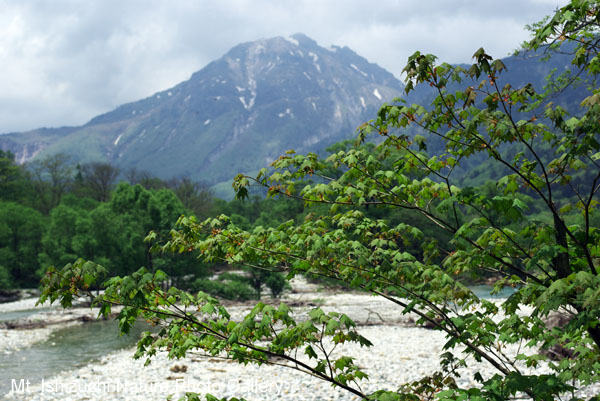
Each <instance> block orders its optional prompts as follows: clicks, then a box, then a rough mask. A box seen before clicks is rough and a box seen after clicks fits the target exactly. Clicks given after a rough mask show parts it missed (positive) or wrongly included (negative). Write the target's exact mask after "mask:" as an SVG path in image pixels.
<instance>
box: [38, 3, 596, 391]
mask: <svg viewBox="0 0 600 401" xmlns="http://www.w3.org/2000/svg"><path fill="white" fill-rule="evenodd" d="M599 7H600V2H598V1H580V0H573V1H572V2H571V3H570V4H568V5H566V6H565V7H563V8H561V9H559V10H557V12H556V13H555V15H554V16H553V17H552V18H550V19H548V20H545V21H543V22H542V23H539V24H536V25H534V26H533V29H534V35H533V39H532V40H531V41H530V42H529V43H527V44H526V49H528V50H530V51H537V52H549V54H550V53H551V52H552V51H556V50H560V51H563V52H568V51H572V54H573V69H574V70H576V71H574V72H575V73H574V74H572V75H570V77H569V76H562V77H559V79H557V80H554V81H552V82H550V83H549V87H548V89H549V92H547V93H540V92H537V91H536V90H535V88H533V87H532V86H531V85H525V86H523V87H513V86H511V85H510V83H506V82H502V73H503V71H504V70H505V66H504V64H503V63H502V61H501V60H494V59H492V58H491V57H490V56H489V55H488V54H486V53H485V51H484V50H483V49H480V50H478V51H477V52H476V53H475V55H474V59H475V61H474V63H473V65H472V66H471V67H470V68H469V69H465V68H462V67H460V66H451V65H449V64H445V63H442V64H437V63H436V61H435V60H436V59H435V57H434V56H431V55H424V54H421V53H419V52H417V53H415V54H414V55H413V56H411V57H410V58H409V60H408V65H407V67H406V69H405V70H404V71H405V73H406V80H407V85H406V90H407V92H410V91H412V90H413V89H414V88H415V87H419V86H422V85H425V86H430V87H432V88H433V89H434V90H435V91H436V97H435V99H434V100H433V102H432V104H431V105H427V106H422V105H406V104H405V103H404V101H403V99H397V100H395V102H394V104H389V105H388V104H385V105H383V106H382V107H381V109H380V110H379V112H378V114H377V118H376V119H375V120H373V121H371V122H369V123H366V124H364V125H363V126H361V127H360V129H359V136H358V140H359V142H362V141H364V140H365V139H366V138H367V137H368V136H370V135H379V136H381V138H382V142H381V143H380V145H378V146H377V147H376V148H374V149H373V151H370V150H369V149H368V148H361V147H360V146H355V147H353V148H351V149H348V150H344V149H340V150H339V151H337V152H335V153H333V154H331V155H330V156H329V157H328V158H327V159H325V160H321V159H319V158H318V157H317V156H316V155H314V154H308V155H306V156H304V155H295V154H293V152H290V153H288V154H286V155H284V156H282V157H280V158H279V159H278V160H276V161H275V162H274V163H273V167H274V171H272V172H271V173H269V172H268V171H267V170H266V169H263V170H261V171H260V172H259V174H258V175H257V176H256V177H248V176H243V175H239V176H238V177H236V180H235V182H234V187H235V189H236V191H237V195H238V196H239V197H244V196H247V195H248V186H249V185H250V184H251V183H255V184H258V185H261V186H264V187H266V188H267V189H268V192H269V195H271V196H284V197H292V198H298V199H301V200H302V201H304V202H306V203H307V204H325V205H329V206H330V210H329V213H328V214H325V215H308V216H307V218H306V219H305V220H304V221H303V222H300V223H296V222H294V221H289V222H287V223H283V224H281V225H279V226H278V227H275V228H262V227H258V228H255V229H254V230H253V231H251V232H248V231H244V230H242V229H240V228H238V227H236V226H235V225H234V224H232V222H231V220H230V219H228V218H227V217H225V216H220V217H217V218H214V219H208V220H206V221H204V222H198V221H197V220H196V219H195V218H193V217H192V218H187V217H182V218H180V220H179V229H178V231H176V232H173V233H172V237H171V239H170V240H169V241H168V242H167V243H166V244H164V245H163V249H165V250H175V251H179V252H187V251H190V250H194V251H198V252H199V253H200V255H201V258H202V259H203V260H206V261H221V262H226V263H230V264H245V265H248V266H252V267H254V268H260V269H266V270H275V271H285V272H287V274H288V277H292V276H294V275H296V274H311V275H320V276H324V277H328V278H333V279H336V280H339V281H341V282H344V283H347V284H348V285H350V286H351V287H353V288H357V289H362V290H364V291H368V292H371V293H373V294H376V295H379V296H381V297H383V298H385V299H387V300H389V301H390V305H394V306H395V307H397V308H399V310H401V311H402V312H405V313H407V312H413V313H416V314H417V315H418V316H419V317H420V319H419V322H418V323H421V324H425V323H427V324H429V325H431V326H432V327H434V328H435V329H436V330H440V331H442V332H444V333H445V335H446V338H447V343H446V346H445V352H444V354H443V355H441V357H442V363H441V365H440V371H439V372H438V373H436V374H434V375H432V376H430V377H426V378H423V379H422V380H421V381H419V382H415V383H407V384H404V385H403V384H402V383H398V389H397V391H383V390H382V391H377V392H374V393H371V394H365V393H363V391H362V390H361V388H360V386H359V385H358V382H359V381H360V380H363V379H365V378H366V374H365V373H364V372H363V371H362V370H361V368H360V367H359V366H357V365H356V364H355V363H354V361H353V359H352V358H350V357H339V358H337V357H336V359H334V360H332V359H330V355H331V353H330V351H331V350H330V349H329V348H326V347H324V346H323V342H322V341H321V340H322V338H323V337H329V338H330V341H331V342H332V343H333V344H334V345H336V344H339V343H344V342H357V343H359V344H361V345H364V346H367V347H368V346H370V345H371V344H370V342H369V341H368V340H367V339H366V338H364V337H362V336H361V335H360V334H359V333H358V331H357V329H356V327H355V324H354V322H353V321H352V320H351V319H350V318H349V317H348V316H346V315H343V314H338V313H333V312H330V313H325V312H323V311H322V310H321V309H320V308H314V309H312V310H311V311H310V312H309V314H308V318H307V320H306V321H297V320H296V318H294V317H293V316H292V315H291V313H290V308H289V307H287V306H286V305H285V304H281V305H280V306H279V307H273V306H270V305H265V304H263V303H258V304H257V305H256V306H255V307H254V308H253V309H252V311H251V312H250V313H249V314H248V315H247V316H246V317H245V318H244V319H243V320H241V321H235V320H233V319H232V318H231V317H230V315H229V314H228V313H227V311H226V309H225V308H224V307H223V306H222V305H220V304H219V302H218V301H217V300H216V299H214V298H211V297H209V296H208V295H206V294H203V293H199V294H198V295H197V296H194V295H190V294H187V293H185V292H182V291H178V290H177V289H174V288H172V289H170V290H169V291H168V292H163V291H162V290H161V289H160V287H159V286H158V285H157V283H159V282H160V281H161V280H164V279H165V275H164V273H162V272H155V273H154V274H152V273H149V272H147V271H146V270H144V269H141V270H139V271H138V272H136V273H135V274H133V275H131V276H127V277H123V278H118V277H117V278H113V279H110V280H109V281H107V282H106V287H107V288H106V291H105V293H104V295H103V296H100V297H97V298H95V299H94V302H95V303H96V304H97V305H99V306H101V308H102V313H104V314H107V313H108V312H109V311H110V306H111V305H112V304H114V303H116V304H126V305H128V306H129V307H128V308H125V309H123V311H122V312H121V313H120V320H119V321H120V324H121V330H122V331H125V332H127V330H128V329H129V327H130V325H131V323H132V322H133V321H134V320H135V319H136V318H137V317H138V316H140V315H142V316H144V317H145V318H147V319H158V320H163V321H165V324H166V325H167V326H168V328H167V329H164V330H162V331H161V332H160V333H159V334H158V335H151V334H148V335H146V336H144V337H143V338H142V339H141V340H140V342H139V343H138V351H137V353H136V356H137V357H142V356H148V357H151V356H152V355H153V354H154V352H155V351H156V350H157V349H161V348H166V349H168V350H169V355H170V356H171V357H180V356H183V355H185V353H186V352H187V351H188V350H192V349H200V350H204V351H206V352H208V353H210V354H220V355H223V356H227V357H229V358H231V359H234V360H236V361H238V362H240V363H257V364H262V363H270V362H271V361H272V360H273V358H278V359H277V361H278V362H277V363H278V364H284V365H287V366H288V367H290V368H293V369H297V370H301V371H304V372H306V373H308V374H311V375H313V376H316V377H319V378H321V379H323V380H324V381H326V382H329V383H332V384H333V385H336V386H339V387H341V388H343V389H345V390H347V391H348V392H350V393H351V394H353V395H356V396H359V397H361V398H364V399H369V400H419V399H430V398H434V397H435V398H437V399H442V400H459V399H460V400H482V399H489V400H505V399H508V398H512V397H515V396H518V397H520V396H523V397H529V398H532V399H536V400H538V399H539V400H549V399H558V398H560V397H561V396H562V395H564V394H565V393H569V392H570V391H572V390H573V389H574V388H575V387H577V386H581V385H587V384H592V383H598V382H599V381H600V350H599V347H600V326H598V321H599V318H600V301H599V300H600V276H599V275H598V269H599V268H600V266H599V263H600V231H599V230H598V227H596V226H595V225H594V223H593V221H594V220H593V219H594V218H595V217H594V216H595V215H594V213H595V212H596V211H597V204H598V191H599V189H600V164H599V162H598V160H599V159H600V143H599V139H598V129H599V128H600V119H599V117H600V90H599V89H598V88H597V86H596V84H595V82H596V81H595V79H596V77H597V75H598V73H599V72H600V61H599V58H598V47H599V45H600V39H599V36H598V30H599V28H600V19H599V18H598V15H600V9H599ZM569 44H570V47H569V46H568V45H569ZM574 77H580V79H583V80H584V81H585V82H587V83H588V84H589V85H590V88H589V89H590V92H589V93H585V91H581V93H582V94H583V95H584V96H585V98H584V99H582V102H581V106H582V111H581V112H580V113H578V114H577V115H576V116H571V115H569V114H568V113H567V111H566V110H565V109H564V108H562V107H560V106H556V105H554V104H553V103H552V102H549V99H550V97H549V96H551V95H554V94H555V93H556V90H559V91H560V90H561V89H562V88H563V87H564V86H565V85H570V84H571V83H572V81H573V78H574ZM567 78H568V79H567ZM456 87H459V89H456V90H455V89H454V88H456ZM450 88H452V89H450ZM540 107H541V108H540ZM412 130H414V131H412ZM434 140H435V141H437V142H438V143H439V142H440V141H441V143H442V144H443V147H442V149H443V152H441V153H438V154H428V153H427V150H428V144H429V143H430V142H431V141H434ZM515 149H516V152H514V150H515ZM509 154H514V156H512V157H509V156H507V155H509ZM479 155H487V160H486V161H485V162H486V163H489V165H490V166H496V165H498V166H500V167H501V168H500V169H499V171H502V172H504V173H503V176H502V177H501V178H500V179H499V180H498V181H497V183H496V191H493V190H482V191H480V190H479V189H478V188H474V187H461V185H460V182H457V181H455V178H454V177H455V174H456V172H457V171H458V170H460V168H461V166H463V165H464V164H466V162H468V161H469V160H471V159H472V158H474V157H477V156H479ZM332 169H333V170H335V171H336V174H325V173H324V172H330V171H331V170H332ZM306 178H311V179H313V183H312V184H310V185H307V186H304V187H300V186H298V182H302V180H304V179H306ZM558 194H561V195H560V196H559V195H558ZM524 196H526V197H528V199H529V198H531V199H532V200H533V201H534V202H536V206H537V207H538V208H539V209H540V210H542V211H543V212H541V213H536V214H535V215H532V214H530V213H529V212H528V210H527V204H526V203H525V202H524V201H523V199H524V198H523V197H524ZM366 206H369V207H371V208H375V207H380V208H388V209H391V210H396V209H403V210H405V211H406V212H407V213H413V214H415V215H419V216H423V217H425V218H427V219H428V220H429V221H431V222H432V223H433V224H435V225H436V226H437V227H439V228H440V229H441V230H444V231H445V232H447V233H448V235H449V236H450V237H451V241H450V242H449V243H440V242H438V241H436V239H435V238H431V237H429V236H427V235H426V234H425V233H424V232H423V231H422V230H421V229H420V228H419V227H416V226H414V224H412V222H411V220H408V221H405V222H402V223H399V224H394V225H392V224H390V222H389V221H388V220H387V219H386V218H385V217H383V218H377V219H376V218H371V217H369V216H368V215H367V213H366V210H365V209H366ZM499 217H500V218H499ZM596 221H597V220H596ZM415 246H417V249H415ZM102 270H103V268H102V267H101V266H98V265H95V264H93V263H89V262H85V261H83V260H80V261H78V262H77V263H75V264H72V265H68V266H65V267H64V268H63V269H61V270H56V269H51V270H50V271H49V272H48V275H47V276H46V279H45V282H44V286H45V289H44V293H43V295H42V297H41V300H45V299H51V300H56V299H60V300H61V302H62V304H63V305H67V306H68V305H69V304H70V300H71V299H72V297H73V296H74V294H76V293H78V292H79V291H81V290H83V291H85V288H86V286H88V285H91V284H93V283H94V276H95V275H96V274H98V273H99V272H102ZM489 272H492V273H493V274H494V275H495V276H496V277H498V278H499V279H498V280H497V282H496V284H495V290H500V289H502V288H503V287H504V286H514V287H515V292H514V294H513V295H512V296H510V297H509V298H508V299H506V300H505V301H503V302H501V303H499V304H497V303H494V302H491V301H488V300H485V299H480V298H478V297H477V296H476V295H475V294H474V293H473V292H471V291H470V290H469V289H468V288H466V287H465V286H464V285H463V284H462V282H461V280H462V279H464V278H465V277H469V276H471V277H475V278H476V277H481V276H482V275H484V274H488V273H489ZM176 304H179V305H183V306H185V307H191V309H193V310H194V311H196V310H199V311H201V312H202V314H203V315H202V316H201V317H198V316H197V315H194V314H188V313H184V312H182V309H181V308H177V307H175V305H176ZM192 306H193V307H192ZM523 308H525V309H523ZM520 310H521V311H520ZM522 310H531V313H525V312H523V311H522ZM554 313H562V314H564V315H566V316H567V317H568V319H567V320H568V322H567V323H565V324H564V325H562V326H561V327H557V328H554V329H552V330H544V329H543V328H544V324H545V320H544V319H545V318H546V317H548V316H549V315H551V314H554ZM519 343H523V344H527V345H528V346H529V348H521V347H519V350H518V351H517V352H516V353H515V354H513V353H509V352H505V347H506V346H507V345H511V344H519ZM556 345H560V346H562V347H564V349H565V350H566V351H567V352H566V354H567V355H571V357H565V358H563V359H561V360H560V361H558V362H552V363H549V364H548V368H549V372H546V373H543V374H542V373H535V371H534V373H525V372H526V371H525V370H523V366H527V367H535V366H537V365H538V364H541V363H544V362H543V361H544V360H545V359H546V356H545V355H544V352H543V351H544V350H547V349H549V348H550V347H553V346H556ZM300 355H302V356H300ZM466 356H472V357H474V358H475V360H477V361H484V362H486V363H489V364H490V365H491V366H493V367H494V368H495V369H496V371H497V374H496V375H494V376H492V377H482V376H481V375H480V374H476V375H475V377H474V378H475V380H477V381H478V382H479V386H477V387H473V388H460V387H459V386H458V385H457V384H456V381H455V380H454V378H455V377H456V368H457V367H460V366H463V365H464V364H466V363H467V362H466V359H465V358H466ZM390 362H392V361H390ZM399 363H400V362H399ZM188 398H189V399H197V395H194V394H188Z"/></svg>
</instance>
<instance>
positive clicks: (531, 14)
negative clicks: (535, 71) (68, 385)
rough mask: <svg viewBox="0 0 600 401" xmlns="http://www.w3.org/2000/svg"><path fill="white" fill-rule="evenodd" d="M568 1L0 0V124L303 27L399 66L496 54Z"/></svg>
mask: <svg viewBox="0 0 600 401" xmlns="http://www.w3.org/2000/svg"><path fill="white" fill-rule="evenodd" d="M565 3H566V0H502V1H500V0H375V1H366V0H213V1H208V0H194V1H192V0H172V1H167V0H162V1H160V0H98V1H79V0H53V1H45V0H38V1H35V0H0V10H1V12H0V133H6V132H11V131H23V130H28V129H33V128H38V127H42V126H46V127H54V126H61V125H80V124H83V123H85V122H87V121H88V120H89V119H90V118H92V117H93V116H95V115H97V114H100V113H103V112H106V111H109V110H112V109H113V108H115V107H116V106H118V105H120V104H123V103H125V102H130V101H135V100H138V99H141V98H143V97H146V96H149V95H151V94H153V93H155V92H157V91H160V90H164V89H167V88H169V87H171V86H173V85H175V84H177V83H179V82H181V81H184V80H186V79H188V78H189V77H190V75H191V74H192V73H193V72H195V71H197V70H199V69H201V68H202V67H204V66H205V65H206V64H208V63H209V62H210V61H212V60H214V59H217V58H219V57H221V56H222V55H224V54H225V53H226V52H227V51H228V50H229V49H230V48H231V47H233V46H235V45H236V44H238V43H240V42H247V41H252V40H255V39H259V38H269V37H273V36H287V35H290V34H293V33H296V32H302V33H305V34H306V35H308V36H310V37H312V38H313V39H315V40H316V41H317V42H318V43H319V44H320V45H321V46H329V45H332V44H335V45H339V46H348V47H350V48H351V49H353V50H354V51H356V52H357V53H358V54H360V55H362V56H364V57H366V58H367V59H368V60H369V61H371V62H376V63H378V64H379V65H380V66H382V67H384V68H386V69H388V70H389V71H390V72H392V73H393V74H395V75H396V76H397V77H399V76H400V71H401V70H402V68H403V66H404V63H405V62H406V59H407V57H408V56H409V55H410V54H412V53H413V52H414V51H415V50H421V51H423V52H427V53H433V54H436V55H438V56H439V57H440V59H442V60H444V61H448V62H468V61H469V60H470V57H471V55H472V54H473V53H474V51H475V50H477V48H479V47H481V46H483V47H484V48H485V49H486V50H487V51H488V52H489V53H491V54H492V55H494V56H495V57H503V56H505V55H507V54H508V53H509V52H511V51H512V50H514V49H515V48H516V47H517V46H518V45H519V44H520V43H521V42H523V41H524V40H525V39H527V38H528V33H527V32H526V30H525V29H524V26H525V25H526V24H529V23H532V22H534V21H537V20H539V19H541V18H542V17H543V16H544V15H548V14H551V13H552V11H554V10H555V9H556V7H557V6H560V5H563V4H565Z"/></svg>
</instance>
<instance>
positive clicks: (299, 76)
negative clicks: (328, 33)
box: [0, 34, 403, 184]
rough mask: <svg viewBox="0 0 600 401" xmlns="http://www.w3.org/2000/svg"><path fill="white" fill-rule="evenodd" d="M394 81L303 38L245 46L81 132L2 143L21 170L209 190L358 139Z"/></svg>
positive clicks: (391, 93) (30, 135) (351, 56)
mask: <svg viewBox="0 0 600 401" xmlns="http://www.w3.org/2000/svg"><path fill="white" fill-rule="evenodd" d="M402 88H403V85H402V83H401V82H400V81H398V80H397V79H396V78H394V76H393V75H392V74H390V73H389V72H387V71H385V70H384V69H382V68H380V67H378V66H377V65H375V64H372V63H369V62H368V61H367V60H365V59H364V58H362V57H360V56H359V55H357V54H356V53H354V52H353V51H352V50H350V49H348V48H347V47H343V48H342V47H332V48H329V49H325V48H323V47H321V46H319V45H318V44H317V43H316V42H315V41H313V40H312V39H310V38H308V37H307V36H305V35H302V34H296V35H293V36H291V37H288V38H282V37H276V38H271V39H263V40H258V41H255V42H249V43H243V44H240V45H238V46H236V47H234V48H233V49H231V50H230V51H229V52H228V53H227V54H225V55H224V56H223V57H222V58H220V59H218V60H216V61H214V62H212V63H210V64H208V65H207V66H206V67H205V68H203V69H202V70H200V71H198V72H196V73H194V74H193V75H192V76H191V78H190V79H189V80H188V81H185V82H182V83H180V84H179V85H177V86H175V87H173V88H171V89H168V90H165V91H162V92H159V93H156V94H154V95H152V96H150V97H148V98H146V99H143V100H140V101H137V102H133V103H129V104H125V105H122V106H120V107H118V108H117V109H115V110H113V111H111V112H109V113H106V114H103V115H100V116H98V117H95V118H93V119H92V120H91V121H90V122H89V123H87V124H86V125H84V126H82V127H68V128H59V129H41V130H35V131H31V132H27V133H20V134H8V135H2V136H0V148H2V149H8V150H11V151H12V152H13V153H15V154H16V159H17V160H18V161H19V162H25V161H27V160H29V159H30V158H32V157H37V156H44V155H48V154H52V153H57V152H65V153H69V154H72V155H73V156H74V157H75V158H76V159H78V160H79V161H81V162H87V161H93V160H100V161H108V162H111V163H113V164H116V165H117V166H119V167H121V168H129V167H136V168H137V169H142V170H148V171H149V172H151V173H153V174H155V175H157V176H159V177H162V178H168V177H171V176H174V175H188V176H191V177H192V178H194V179H199V180H204V181H206V182H208V183H210V184H216V183H218V182H225V181H230V180H231V178H232V177H233V176H234V175H235V174H236V173H238V172H246V173H249V172H253V171H255V170H258V169H259V168H261V167H264V166H265V165H267V164H268V163H269V162H270V161H271V160H273V159H275V158H277V157H278V156H279V155H281V154H282V153H283V152H284V151H285V150H287V149H295V150H296V151H298V152H307V151H312V150H316V149H322V148H323V147H325V146H326V145H328V144H332V143H334V142H337V141H340V140H342V139H347V138H350V137H353V136H354V133H355V129H356V127H357V126H358V125H359V124H360V123H362V122H364V121H366V120H368V119H370V118H373V117H374V116H375V112H376V111H377V109H378V108H379V106H380V105H381V104H382V103H383V102H384V101H390V100H392V99H393V98H394V97H396V96H399V95H400V94H401V91H402Z"/></svg>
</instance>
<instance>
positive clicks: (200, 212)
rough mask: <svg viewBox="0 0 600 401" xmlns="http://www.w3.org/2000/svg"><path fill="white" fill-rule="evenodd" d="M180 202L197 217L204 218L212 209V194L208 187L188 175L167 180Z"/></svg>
mask: <svg viewBox="0 0 600 401" xmlns="http://www.w3.org/2000/svg"><path fill="white" fill-rule="evenodd" d="M167 185H168V187H169V188H170V189H171V190H172V191H173V192H175V195H177V197H178V198H179V200H180V201H181V203H183V205H184V206H185V207H186V209H188V210H190V211H191V212H192V213H194V214H195V215H196V217H198V218H199V219H205V218H206V217H208V216H209V215H210V212H211V209H212V206H213V205H212V194H211V192H210V189H208V187H207V186H206V185H204V184H202V183H200V182H197V181H194V180H192V179H191V178H189V177H179V178H173V179H171V180H169V181H168V182H167Z"/></svg>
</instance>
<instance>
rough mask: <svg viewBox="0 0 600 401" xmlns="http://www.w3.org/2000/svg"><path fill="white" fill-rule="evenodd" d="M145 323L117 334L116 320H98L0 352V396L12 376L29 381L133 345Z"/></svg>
mask: <svg viewBox="0 0 600 401" xmlns="http://www.w3.org/2000/svg"><path fill="white" fill-rule="evenodd" d="M146 330H148V326H146V325H144V324H141V323H138V324H136V325H135V326H134V327H133V328H132V329H131V332H130V334H129V335H128V336H127V335H126V336H120V335H119V330H118V325H117V322H116V321H114V320H102V321H97V322H90V323H85V324H80V325H76V326H71V327H66V328H62V329H58V330H56V331H54V332H53V333H52V334H51V335H50V337H49V338H48V339H47V340H46V341H42V342H39V343H36V344H34V345H32V346H31V347H28V348H24V349H21V350H19V351H17V352H14V353H11V354H0V396H1V395H3V394H6V393H8V392H9V391H10V390H11V386H12V380H13V379H15V380H16V381H17V382H18V381H19V380H21V379H29V380H30V381H31V383H32V385H33V384H38V383H40V382H41V380H42V378H44V379H49V378H50V377H51V376H54V375H56V374H57V373H59V372H60V371H64V370H69V369H74V368H78V367H81V366H84V365H86V364H88V363H89V362H91V361H95V360H99V359H100V358H101V357H103V356H104V355H106V354H108V353H109V352H112V351H115V350H119V349H123V348H126V347H131V346H133V345H134V344H135V343H136V342H137V340H138V338H139V336H140V334H141V332H142V331H146Z"/></svg>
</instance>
